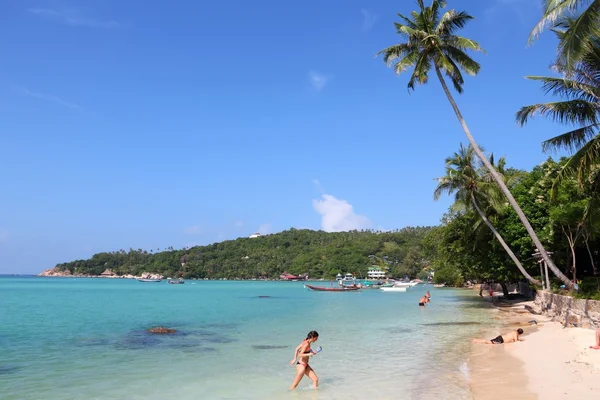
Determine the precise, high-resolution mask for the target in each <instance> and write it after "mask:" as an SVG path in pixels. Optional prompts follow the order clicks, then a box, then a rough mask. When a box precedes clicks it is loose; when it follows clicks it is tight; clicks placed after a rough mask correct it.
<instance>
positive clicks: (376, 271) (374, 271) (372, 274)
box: [367, 267, 385, 279]
mask: <svg viewBox="0 0 600 400" xmlns="http://www.w3.org/2000/svg"><path fill="white" fill-rule="evenodd" d="M367 279H385V271H384V270H382V269H381V268H379V267H369V269H368V270H367Z"/></svg>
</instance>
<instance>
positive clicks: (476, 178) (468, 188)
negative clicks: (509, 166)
mask: <svg viewBox="0 0 600 400" xmlns="http://www.w3.org/2000/svg"><path fill="white" fill-rule="evenodd" d="M504 164H505V163H504V160H503V159H500V161H499V166H500V167H502V168H503V166H504ZM488 176H489V175H488V171H487V169H485V168H480V167H479V166H477V165H476V163H475V158H474V150H473V146H470V145H469V146H468V147H465V146H463V145H462V144H461V145H460V149H459V150H458V152H456V153H454V154H453V155H452V156H451V157H448V158H446V175H445V176H442V177H440V178H437V181H438V185H437V187H436V188H435V191H434V192H433V198H434V199H435V200H438V199H439V198H440V197H441V196H442V194H449V195H451V194H453V193H454V199H455V202H456V203H461V204H463V205H464V206H466V207H467V208H470V207H471V206H472V207H473V208H475V210H476V211H477V213H478V214H479V216H480V217H481V219H482V220H483V222H484V223H485V224H486V225H487V226H488V228H490V230H491V231H492V233H493V234H494V236H495V237H496V239H497V240H498V242H500V245H502V248H503V249H504V250H505V251H506V253H507V254H508V255H509V257H510V258H511V259H512V260H513V262H514V263H515V265H516V266H517V268H518V269H519V271H520V272H521V274H523V276H524V277H525V278H526V279H527V280H528V281H529V282H530V283H533V284H534V285H541V282H540V281H538V280H536V279H535V278H533V277H532V276H531V275H529V274H528V273H527V271H526V270H525V268H523V265H522V264H521V262H520V261H519V259H518V258H517V256H516V255H515V253H514V252H513V251H512V250H511V248H510V247H509V246H508V244H506V242H505V241H504V239H503V238H502V235H500V233H499V232H498V231H497V230H496V228H495V227H494V225H493V224H492V222H491V221H490V220H489V218H488V217H487V216H486V214H485V213H484V212H483V211H482V209H481V206H480V204H481V203H482V202H490V203H493V202H496V201H498V197H499V196H498V193H497V192H498V186H497V185H496V184H495V183H494V182H492V181H490V180H489V179H488Z"/></svg>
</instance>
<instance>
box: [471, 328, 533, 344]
mask: <svg viewBox="0 0 600 400" xmlns="http://www.w3.org/2000/svg"><path fill="white" fill-rule="evenodd" d="M522 334H523V329H521V328H519V329H517V330H516V331H512V332H510V333H508V334H506V335H504V336H502V335H500V336H497V337H495V338H493V339H492V340H485V339H473V343H476V344H502V343H512V342H522V341H524V340H525V339H521V338H520V337H519V335H522Z"/></svg>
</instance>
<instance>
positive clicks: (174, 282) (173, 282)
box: [168, 278, 185, 285]
mask: <svg viewBox="0 0 600 400" xmlns="http://www.w3.org/2000/svg"><path fill="white" fill-rule="evenodd" d="M168 282H169V283H170V284H171V285H183V284H184V283H185V281H184V280H183V279H182V278H179V279H171V280H169V281H168Z"/></svg>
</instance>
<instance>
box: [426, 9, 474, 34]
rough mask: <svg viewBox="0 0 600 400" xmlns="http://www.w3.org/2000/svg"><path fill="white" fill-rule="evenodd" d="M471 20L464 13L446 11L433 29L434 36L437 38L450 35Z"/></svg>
mask: <svg viewBox="0 0 600 400" xmlns="http://www.w3.org/2000/svg"><path fill="white" fill-rule="evenodd" d="M472 19H473V17H472V16H470V15H469V14H467V13H466V12H464V11H460V12H456V11H454V10H449V11H446V12H445V13H444V15H442V18H441V19H440V22H439V23H438V24H437V26H436V28H435V34H436V35H438V36H448V35H452V34H453V33H454V32H456V31H457V30H458V29H462V28H464V27H465V25H466V24H467V22H469V21H470V20H472Z"/></svg>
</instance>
